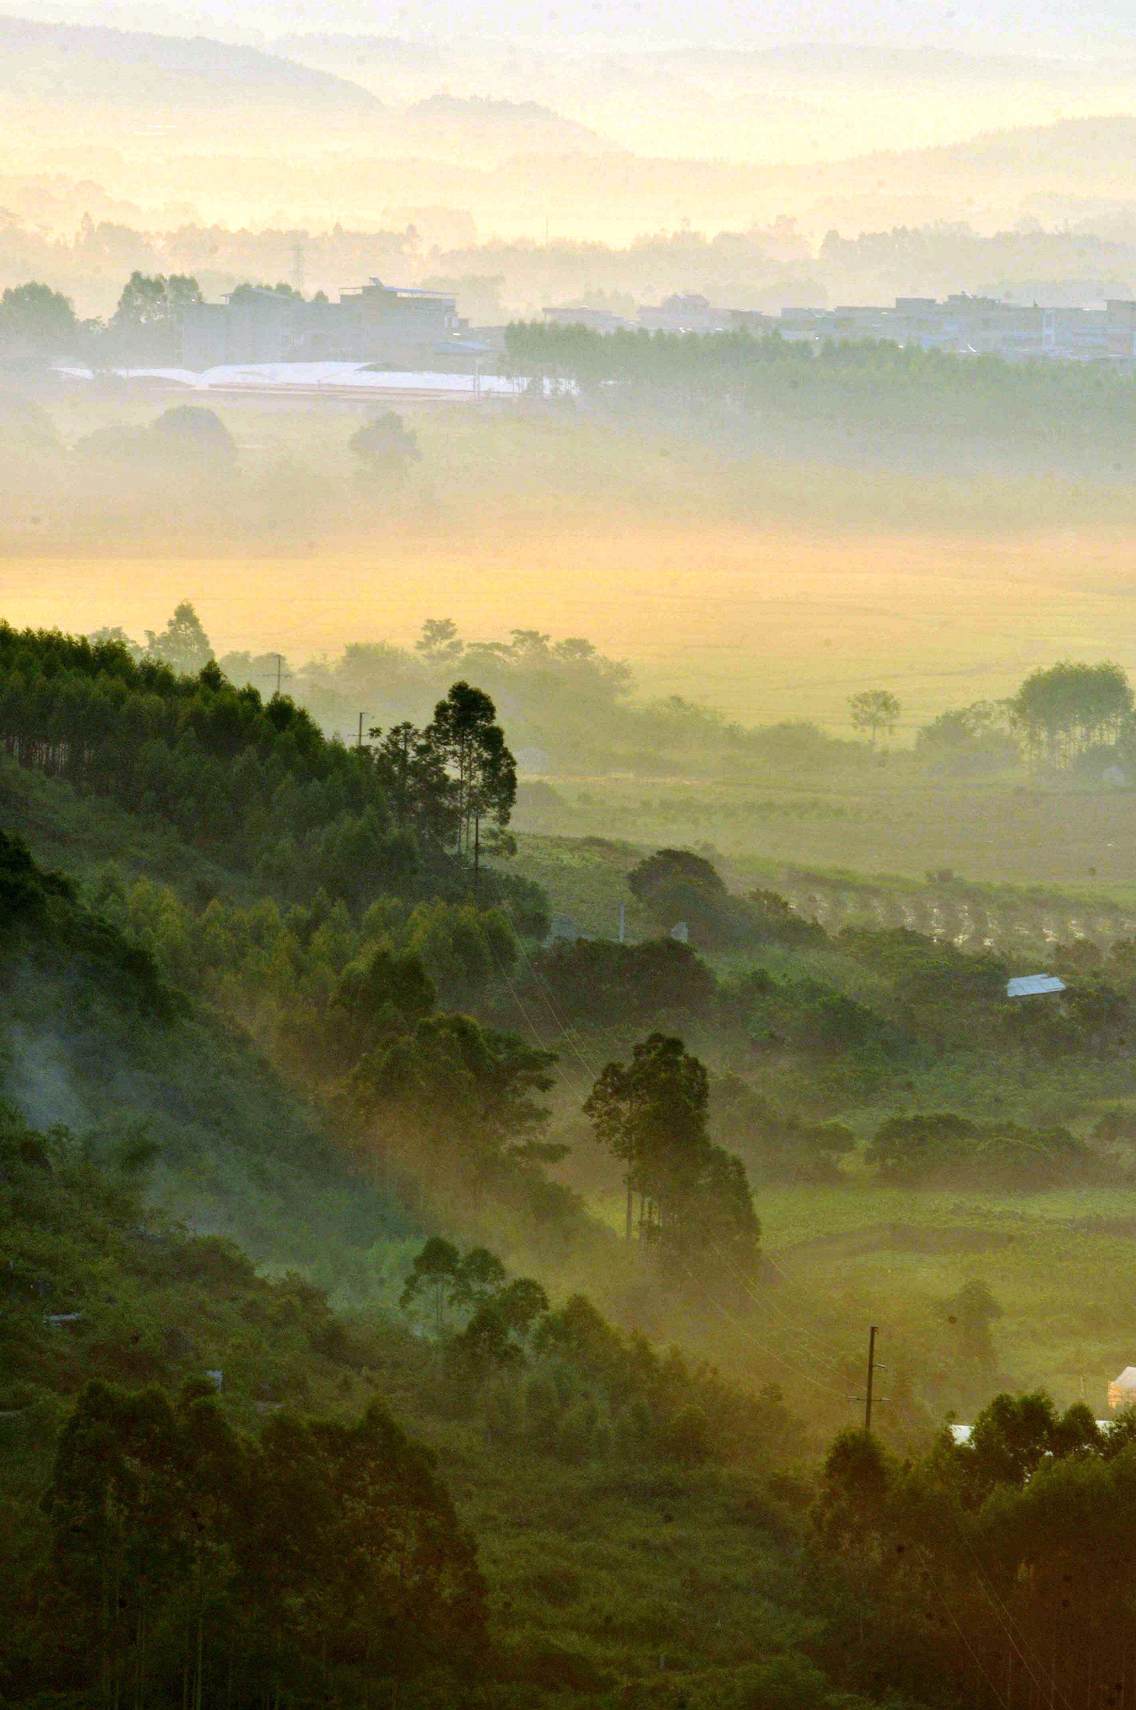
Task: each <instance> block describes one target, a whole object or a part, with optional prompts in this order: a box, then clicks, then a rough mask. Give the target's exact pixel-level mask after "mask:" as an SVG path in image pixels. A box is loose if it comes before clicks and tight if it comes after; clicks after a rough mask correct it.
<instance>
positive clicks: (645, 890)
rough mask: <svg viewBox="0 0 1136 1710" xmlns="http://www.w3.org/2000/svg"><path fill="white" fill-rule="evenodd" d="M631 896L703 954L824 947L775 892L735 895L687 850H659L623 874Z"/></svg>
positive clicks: (818, 936) (819, 935)
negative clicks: (749, 948)
mask: <svg viewBox="0 0 1136 1710" xmlns="http://www.w3.org/2000/svg"><path fill="white" fill-rule="evenodd" d="M627 884H628V888H629V890H630V891H631V894H632V896H634V897H635V898H636V900H637V901H638V902H640V903H641V904H642V905H643V907H644V908H645V909H646V911H647V913H648V915H649V916H650V918H651V921H652V923H653V924H654V925H656V926H657V927H659V928H660V930H662V931H664V932H668V931H671V930H672V929H673V928H674V927H675V926H677V925H680V924H681V925H683V926H685V927H686V929H687V932H688V933H689V936H690V939H691V941H692V942H693V943H694V944H697V945H698V946H699V947H701V948H704V949H708V950H721V949H727V948H729V947H731V946H734V945H743V944H748V945H758V944H810V943H818V942H820V943H823V941H824V933H823V931H822V930H821V929H820V928H819V927H818V926H817V925H816V924H815V923H814V922H813V921H809V920H805V919H804V918H803V917H802V916H801V915H799V914H798V913H797V912H796V910H795V909H793V908H792V907H790V905H789V904H788V903H787V902H786V901H785V899H784V897H781V896H778V895H777V893H776V892H775V891H769V890H754V891H750V892H749V893H748V895H746V896H738V895H737V894H736V893H734V892H732V891H731V890H730V889H729V888H728V886H727V885H726V882H725V880H724V879H723V878H722V875H721V874H720V873H719V872H718V870H717V868H716V867H715V866H714V864H713V863H712V862H711V861H708V860H707V859H706V857H705V856H704V855H697V854H695V853H694V852H693V850H690V849H659V850H656V852H655V853H654V854H653V855H648V856H646V857H645V859H644V860H642V861H640V862H639V863H638V864H637V865H636V866H635V867H633V868H632V869H631V872H630V873H629V874H628V875H627Z"/></svg>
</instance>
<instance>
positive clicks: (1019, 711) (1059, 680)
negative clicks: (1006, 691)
mask: <svg viewBox="0 0 1136 1710" xmlns="http://www.w3.org/2000/svg"><path fill="white" fill-rule="evenodd" d="M1010 710H1011V714H1012V717H1013V720H1014V724H1015V725H1016V727H1017V729H1018V730H1019V731H1020V732H1021V735H1022V739H1023V741H1024V743H1025V748H1026V752H1027V754H1028V755H1029V757H1030V759H1031V760H1032V761H1033V762H1034V763H1035V764H1044V765H1047V766H1052V767H1064V766H1069V765H1071V764H1072V763H1073V762H1074V761H1075V760H1077V759H1078V758H1079V757H1080V756H1082V755H1083V754H1085V753H1086V751H1087V750H1089V749H1092V748H1113V747H1115V745H1116V743H1117V741H1118V739H1119V738H1120V737H1121V735H1122V734H1123V733H1124V731H1125V730H1126V728H1127V726H1128V725H1129V723H1130V721H1131V717H1132V687H1131V685H1130V683H1129V681H1128V675H1127V673H1126V672H1125V671H1124V669H1123V668H1122V667H1121V666H1120V665H1114V664H1111V663H1106V664H1103V665H1076V664H1073V663H1071V662H1070V661H1068V660H1066V661H1063V662H1062V663H1061V664H1059V665H1051V666H1049V667H1048V668H1047V669H1045V670H1037V671H1034V672H1032V673H1031V674H1030V676H1028V677H1027V678H1026V680H1025V682H1024V683H1023V684H1022V686H1021V688H1020V689H1019V690H1018V692H1017V694H1016V695H1015V696H1014V699H1013V700H1012V701H1011V703H1010Z"/></svg>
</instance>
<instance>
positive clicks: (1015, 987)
mask: <svg viewBox="0 0 1136 1710" xmlns="http://www.w3.org/2000/svg"><path fill="white" fill-rule="evenodd" d="M1064 990H1065V981H1064V980H1059V979H1058V978H1057V975H1056V974H1021V975H1019V977H1018V978H1017V979H1014V980H1007V982H1006V996H1007V997H1008V998H1024V997H1045V996H1047V995H1048V994H1049V993H1051V992H1063V991H1064Z"/></svg>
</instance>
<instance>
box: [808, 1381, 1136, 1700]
mask: <svg viewBox="0 0 1136 1710" xmlns="http://www.w3.org/2000/svg"><path fill="white" fill-rule="evenodd" d="M1134 1440H1136V1422H1134V1421H1133V1418H1132V1416H1131V1415H1130V1414H1129V1415H1121V1416H1120V1417H1118V1419H1117V1420H1116V1421H1115V1422H1113V1423H1112V1424H1111V1426H1110V1427H1109V1428H1108V1429H1106V1430H1104V1431H1102V1430H1101V1428H1100V1427H1099V1426H1098V1425H1097V1423H1096V1421H1095V1420H1094V1418H1093V1415H1092V1412H1091V1410H1090V1409H1089V1408H1088V1407H1085V1406H1084V1405H1076V1406H1073V1407H1070V1408H1069V1409H1068V1410H1067V1411H1066V1412H1065V1413H1064V1414H1061V1415H1059V1414H1058V1413H1057V1411H1056V1410H1055V1408H1054V1406H1053V1404H1052V1402H1051V1401H1050V1399H1049V1397H1048V1396H1047V1395H1045V1394H1041V1393H1038V1394H1029V1395H1017V1396H1013V1395H999V1396H996V1397H995V1398H994V1399H993V1400H992V1401H991V1402H990V1404H989V1405H988V1406H987V1407H985V1408H984V1409H983V1410H982V1412H981V1413H980V1414H979V1415H978V1417H977V1418H976V1420H975V1422H974V1426H973V1428H972V1431H971V1434H970V1439H969V1442H965V1443H956V1442H954V1441H953V1440H952V1438H951V1437H950V1435H949V1434H947V1433H944V1434H943V1435H942V1436H941V1437H940V1439H939V1440H938V1441H937V1442H936V1443H935V1445H934V1447H933V1448H932V1449H931V1451H930V1452H929V1453H927V1454H925V1455H922V1456H920V1457H919V1458H918V1459H916V1460H915V1461H914V1463H911V1462H906V1463H900V1462H899V1461H897V1460H895V1459H894V1458H893V1457H892V1456H890V1455H889V1454H888V1453H887V1452H886V1451H885V1450H884V1449H883V1448H882V1447H881V1445H880V1444H879V1443H878V1442H877V1441H876V1440H875V1439H873V1438H869V1437H866V1436H865V1435H864V1433H863V1432H857V1431H849V1432H846V1433H844V1434H843V1435H842V1436H841V1437H839V1438H838V1439H837V1441H836V1442H835V1444H834V1445H833V1447H832V1450H831V1452H830V1454H829V1457H828V1461H827V1465H826V1468H825V1475H824V1485H823V1490H822V1494H821V1497H820V1501H819V1503H818V1506H817V1510H816V1532H817V1544H818V1549H819V1550H820V1551H821V1552H822V1553H823V1554H824V1555H825V1556H827V1557H828V1558H829V1559H833V1558H835V1559H837V1560H843V1561H844V1562H845V1564H846V1572H847V1574H848V1577H849V1582H850V1583H854V1584H855V1586H856V1590H857V1595H858V1596H860V1597H866V1598H867V1599H870V1600H871V1607H872V1618H871V1622H870V1624H869V1625H868V1626H866V1627H864V1626H861V1629H860V1633H859V1636H858V1637H857V1636H856V1634H855V1633H854V1632H853V1631H851V1630H850V1631H849V1634H848V1643H849V1647H850V1650H851V1651H852V1652H853V1653H854V1657H855V1661H854V1666H855V1667H857V1668H859V1669H860V1670H862V1671H863V1672H864V1673H865V1674H867V1673H868V1672H869V1671H871V1670H872V1669H873V1668H874V1670H876V1671H880V1672H883V1671H886V1674H887V1678H888V1679H889V1680H890V1681H892V1682H893V1683H894V1684H895V1685H896V1686H898V1687H906V1688H907V1689H908V1690H910V1691H913V1692H915V1693H920V1692H926V1693H928V1694H930V1693H932V1692H933V1691H935V1690H936V1688H937V1687H940V1688H941V1686H942V1685H944V1684H945V1685H946V1686H947V1688H948V1690H949V1691H951V1692H953V1693H954V1694H957V1696H958V1698H960V1699H961V1700H962V1701H964V1702H965V1703H967V1704H968V1705H973V1706H975V1707H976V1710H985V1707H986V1706H995V1705H997V1706H1001V1707H1002V1710H1018V1707H1023V1710H1024V1707H1025V1706H1027V1705H1036V1704H1039V1703H1045V1702H1049V1703H1057V1704H1069V1705H1074V1704H1076V1705H1080V1704H1088V1703H1094V1702H1097V1703H1109V1704H1115V1703H1120V1702H1122V1701H1123V1693H1124V1688H1123V1685H1122V1684H1121V1683H1122V1682H1123V1681H1124V1680H1125V1679H1126V1678H1128V1676H1129V1674H1130V1671H1131V1667H1132V1662H1133V1647H1132V1638H1131V1628H1132V1606H1133V1597H1134V1595H1136V1586H1134V1584H1133V1573H1132V1569H1131V1568H1130V1567H1129V1565H1128V1560H1127V1555H1126V1553H1125V1551H1124V1550H1123V1548H1120V1547H1119V1545H1120V1540H1121V1539H1122V1538H1123V1536H1124V1534H1125V1531H1126V1529H1127V1525H1128V1521H1129V1519H1130V1517H1131V1512H1132V1506H1131V1505H1132V1504H1133V1502H1134V1501H1136V1484H1134V1475H1136V1449H1134V1447H1133V1443H1134Z"/></svg>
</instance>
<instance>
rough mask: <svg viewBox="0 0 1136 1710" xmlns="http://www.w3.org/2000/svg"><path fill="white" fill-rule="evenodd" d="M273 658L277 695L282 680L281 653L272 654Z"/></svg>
mask: <svg viewBox="0 0 1136 1710" xmlns="http://www.w3.org/2000/svg"><path fill="white" fill-rule="evenodd" d="M273 658H274V659H275V660H276V693H277V694H279V693H280V684H281V682H282V681H283V679H284V655H283V654H282V653H274V654H273Z"/></svg>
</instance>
